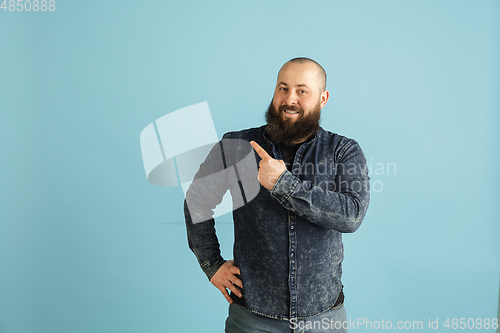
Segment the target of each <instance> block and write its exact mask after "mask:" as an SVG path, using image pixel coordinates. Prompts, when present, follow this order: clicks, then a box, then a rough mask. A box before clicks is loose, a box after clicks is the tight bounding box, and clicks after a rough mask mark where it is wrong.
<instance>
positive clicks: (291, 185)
mask: <svg viewBox="0 0 500 333" xmlns="http://www.w3.org/2000/svg"><path fill="white" fill-rule="evenodd" d="M341 152H342V154H341V156H339V159H338V163H337V166H336V172H335V177H334V179H332V181H333V182H334V184H333V185H334V186H333V189H332V190H330V188H329V187H328V186H326V185H325V186H319V185H313V184H311V182H309V181H303V180H301V179H300V178H298V177H296V176H294V175H293V174H292V173H291V172H290V171H288V170H287V171H284V172H283V173H282V174H281V176H280V178H279V179H278V181H277V182H276V184H275V185H274V187H273V188H272V190H271V196H273V197H274V198H276V199H277V200H278V201H279V202H280V203H281V204H282V205H283V206H284V207H285V208H286V209H288V210H290V211H292V212H294V213H296V214H297V215H299V216H302V217H304V218H306V219H307V220H309V221H311V222H312V223H315V224H317V225H320V226H322V227H324V228H327V229H334V230H337V231H339V232H344V233H350V232H354V231H356V230H357V229H358V228H359V226H360V225H361V222H362V221H363V218H364V217H365V214H366V210H367V209H368V203H369V201H370V188H369V187H370V178H369V176H368V168H367V163H366V158H365V156H364V154H363V151H362V150H361V147H360V146H359V144H358V143H357V142H356V141H354V140H349V141H348V142H347V143H346V144H345V146H344V147H343V149H342V150H341ZM332 178H333V177H332Z"/></svg>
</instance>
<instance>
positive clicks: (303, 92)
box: [299, 90, 307, 94]
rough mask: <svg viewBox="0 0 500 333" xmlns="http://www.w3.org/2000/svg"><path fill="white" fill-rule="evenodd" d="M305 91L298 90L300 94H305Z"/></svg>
mask: <svg viewBox="0 0 500 333" xmlns="http://www.w3.org/2000/svg"><path fill="white" fill-rule="evenodd" d="M306 92H307V91H305V90H299V93H301V94H305V93H306Z"/></svg>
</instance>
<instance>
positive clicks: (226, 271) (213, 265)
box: [184, 141, 243, 303]
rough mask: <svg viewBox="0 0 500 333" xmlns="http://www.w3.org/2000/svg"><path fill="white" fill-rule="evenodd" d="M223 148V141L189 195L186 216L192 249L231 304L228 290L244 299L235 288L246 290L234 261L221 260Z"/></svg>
mask: <svg viewBox="0 0 500 333" xmlns="http://www.w3.org/2000/svg"><path fill="white" fill-rule="evenodd" d="M221 145H222V141H221V142H219V143H218V144H216V145H215V146H214V147H213V148H212V150H211V151H210V153H209V154H208V156H207V158H206V159H205V161H204V162H203V163H202V165H201V166H200V169H199V170H198V172H197V173H196V176H195V178H194V180H193V182H192V183H191V186H190V187H189V189H188V191H187V192H186V200H185V201H184V216H185V219H186V229H187V238H188V244H189V248H190V249H191V251H193V253H194V254H195V256H196V258H197V259H198V263H199V264H200V266H201V268H202V270H203V272H204V273H205V274H206V276H207V278H208V279H209V280H210V282H211V283H212V284H213V285H214V286H215V287H217V288H218V289H219V290H220V291H221V292H222V294H223V295H224V297H225V298H226V299H227V301H228V302H229V303H232V299H231V298H230V297H229V294H228V292H227V290H226V288H228V289H230V290H231V291H233V292H234V293H235V294H236V295H238V296H239V297H241V293H240V292H239V291H238V290H237V288H236V287H235V286H234V285H233V283H234V284H235V285H237V286H239V287H243V286H242V282H241V280H240V279H238V278H237V277H236V276H235V274H239V273H240V271H239V269H238V268H237V267H236V266H234V265H233V262H232V260H230V261H226V260H224V259H223V258H222V256H221V253H220V247H219V241H218V239H217V235H216V233H215V227H214V225H215V221H214V219H213V209H214V208H215V207H216V206H217V205H218V204H219V203H220V202H221V201H222V197H223V196H224V194H225V193H226V191H227V190H228V180H227V177H225V170H226V169H225V168H224V161H223V157H222V147H221Z"/></svg>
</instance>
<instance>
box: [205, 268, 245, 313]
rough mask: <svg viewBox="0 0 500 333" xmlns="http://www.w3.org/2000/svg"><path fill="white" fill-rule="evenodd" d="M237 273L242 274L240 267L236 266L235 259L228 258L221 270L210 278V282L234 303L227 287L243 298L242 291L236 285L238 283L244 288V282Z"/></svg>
mask: <svg viewBox="0 0 500 333" xmlns="http://www.w3.org/2000/svg"><path fill="white" fill-rule="evenodd" d="M235 274H238V275H239V274H240V269H239V268H238V267H236V266H234V261H233V260H228V261H226V262H225V263H224V265H222V266H221V267H220V268H219V270H218V271H217V272H216V273H215V274H214V276H212V278H211V279H210V282H212V284H213V285H214V286H216V287H217V289H219V290H220V291H221V293H222V295H224V297H225V298H226V300H227V301H228V302H229V303H233V300H232V299H231V297H230V296H229V293H228V292H227V290H226V288H227V289H229V290H231V291H232V292H233V293H234V294H236V296H238V297H240V298H241V293H240V291H239V290H238V289H237V288H236V287H235V285H237V286H238V287H240V288H243V284H242V283H241V280H240V279H238V278H237V277H236V276H235Z"/></svg>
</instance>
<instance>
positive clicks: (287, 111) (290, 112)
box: [283, 110, 299, 114]
mask: <svg viewBox="0 0 500 333" xmlns="http://www.w3.org/2000/svg"><path fill="white" fill-rule="evenodd" d="M283 111H285V112H286V113H288V114H297V113H299V112H298V111H293V110H283Z"/></svg>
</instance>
